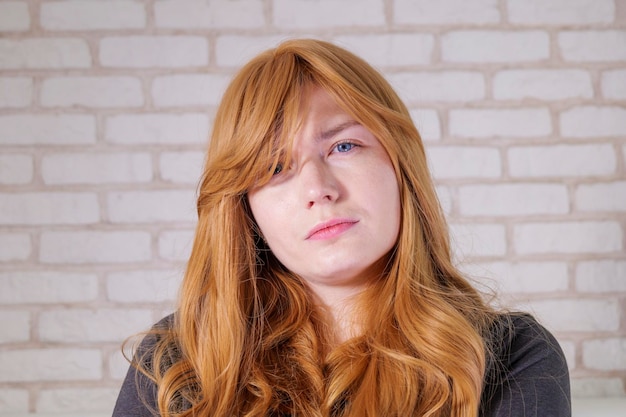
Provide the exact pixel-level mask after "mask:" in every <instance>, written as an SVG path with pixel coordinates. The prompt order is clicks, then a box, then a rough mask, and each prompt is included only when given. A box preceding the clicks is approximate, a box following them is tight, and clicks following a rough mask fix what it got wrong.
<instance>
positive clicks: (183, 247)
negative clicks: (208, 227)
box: [159, 230, 195, 261]
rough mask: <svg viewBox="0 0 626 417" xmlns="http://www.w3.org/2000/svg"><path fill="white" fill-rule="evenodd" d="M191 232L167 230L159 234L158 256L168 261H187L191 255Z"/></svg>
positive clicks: (192, 232) (192, 237) (192, 236)
mask: <svg viewBox="0 0 626 417" xmlns="http://www.w3.org/2000/svg"><path fill="white" fill-rule="evenodd" d="M194 236H195V233H194V231H193V230H168V231H165V232H161V233H160V234H159V256H160V257H161V258H163V259H165V260H168V261H187V260H188V259H189V255H191V248H192V246H193V239H194Z"/></svg>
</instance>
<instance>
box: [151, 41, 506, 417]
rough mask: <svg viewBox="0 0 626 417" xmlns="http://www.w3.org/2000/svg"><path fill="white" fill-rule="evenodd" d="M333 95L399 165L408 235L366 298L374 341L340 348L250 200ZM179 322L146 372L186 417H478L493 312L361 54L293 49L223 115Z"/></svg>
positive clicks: (400, 114)
mask: <svg viewBox="0 0 626 417" xmlns="http://www.w3.org/2000/svg"><path fill="white" fill-rule="evenodd" d="M312 85H315V86H317V87H321V88H323V89H324V90H325V91H326V92H327V93H329V94H330V95H331V96H332V97H333V98H334V99H335V100H336V101H337V103H338V104H339V105H340V106H341V107H342V108H343V109H344V110H345V111H346V112H347V113H348V114H350V115H351V116H352V117H353V118H354V119H355V120H356V121H357V122H359V123H361V124H362V125H363V126H364V127H366V128H367V129H368V130H369V131H371V132H372V133H373V134H374V135H375V136H376V138H378V140H379V141H380V143H381V144H382V146H383V147H384V148H385V150H386V152H387V154H388V155H389V158H390V159H391V162H392V164H393V167H394V170H395V173H396V177H397V180H398V185H399V190H400V199H401V207H402V209H401V216H402V217H401V226H400V232H399V236H398V241H397V244H396V247H395V248H394V250H393V251H392V253H391V254H390V259H389V262H388V265H387V268H386V275H385V277H383V278H382V279H380V280H377V281H376V282H374V283H372V284H371V287H370V288H369V289H368V290H366V291H365V293H364V294H363V295H362V296H361V297H360V298H359V300H358V303H359V304H358V305H359V314H360V315H361V317H362V319H363V326H362V329H363V332H362V335H360V336H357V337H355V338H353V339H350V340H348V341H346V342H344V343H342V344H341V345H339V346H334V347H332V348H330V347H329V346H331V345H330V344H329V332H328V329H327V328H325V326H324V321H323V320H322V316H321V312H319V311H317V309H316V307H315V305H314V303H313V302H312V295H311V293H310V291H309V289H308V288H307V286H306V285H305V284H304V283H303V281H302V280H301V279H300V278H299V277H297V276H295V275H294V274H293V273H292V272H290V271H289V270H287V269H286V268H285V267H284V266H282V265H281V263H280V262H279V261H278V260H277V259H276V258H275V257H274V256H273V254H272V253H271V251H270V250H269V249H268V248H267V247H266V246H265V244H264V242H263V240H262V239H260V237H259V232H258V228H257V226H256V224H255V222H254V219H253V217H252V214H251V211H250V209H249V207H248V203H247V197H246V193H247V191H248V190H249V189H250V188H251V187H253V186H255V185H258V184H262V183H263V182H264V181H267V180H268V178H269V176H271V171H272V170H271V169H270V170H268V167H272V166H276V164H277V163H278V158H279V157H280V156H281V155H283V154H284V153H285V152H287V153H288V152H289V150H290V147H291V138H293V136H294V135H293V133H294V132H295V130H296V129H297V128H298V123H299V118H300V114H299V113H300V107H301V102H302V98H303V95H304V94H306V91H307V88H308V87H309V86H312ZM197 209H198V224H197V229H196V236H195V241H194V244H193V249H192V253H191V257H190V259H189V262H188V266H187V270H186V273H185V277H184V281H183V284H182V288H181V292H180V297H179V303H178V309H177V313H176V315H175V319H174V323H173V325H172V326H171V327H169V328H167V329H161V330H160V331H158V330H155V333H157V342H156V344H155V346H154V348H153V349H151V350H150V351H149V352H146V353H145V355H147V357H149V360H147V361H143V362H140V363H148V364H149V366H147V365H144V366H143V372H144V373H145V374H147V375H148V376H149V378H151V379H152V380H153V381H154V382H155V383H156V385H157V387H158V393H157V398H158V412H159V413H160V415H161V416H163V417H174V416H177V417H183V416H198V415H203V416H204V415H206V416H209V415H210V416H223V417H231V416H246V417H253V416H259V417H260V416H279V415H292V416H304V417H322V416H324V417H326V416H333V417H347V416H358V417H364V416H372V417H373V416H398V417H400V416H402V417H405V416H424V417H430V416H432V417H435V416H475V415H477V413H478V409H479V405H480V397H481V391H482V387H483V379H484V374H485V367H486V363H487V361H488V359H489V358H488V356H489V348H488V346H489V340H488V333H489V332H488V329H489V326H490V325H491V323H492V322H493V318H494V315H495V313H494V312H493V311H492V310H491V309H490V308H489V307H488V306H487V305H486V304H485V303H484V301H483V300H482V298H481V296H480V294H479V293H478V292H477V291H476V290H475V289H474V288H473V287H472V286H471V285H470V284H469V283H468V281H467V280H466V279H465V278H464V277H463V276H462V275H461V274H460V273H459V271H458V270H457V269H456V268H455V266H454V265H453V262H452V260H451V252H450V244H449V238H448V230H447V225H446V222H445V219H444V216H443V214H442V211H441V209H440V205H439V202H438V199H437V196H436V194H435V190H434V186H433V183H432V179H431V176H430V172H429V169H428V166H427V161H426V156H425V152H424V146H423V144H422V141H421V138H420V135H419V133H418V131H417V129H416V128H415V126H414V124H413V123H412V121H411V118H410V116H409V112H408V111H407V109H406V107H405V105H404V104H403V103H402V101H401V100H400V99H399V97H398V96H397V95H396V93H395V92H394V90H393V89H392V88H391V86H390V85H389V84H388V83H387V81H386V80H385V79H384V78H383V77H382V76H381V75H380V74H379V73H378V72H377V71H376V70H374V69H373V68H372V67H371V66H370V65H368V64H367V63H366V62H365V61H363V60H362V59H360V58H358V57H357V56H355V55H353V54H352V53H350V52H348V51H346V50H344V49H342V48H340V47H338V46H335V45H333V44H330V43H326V42H323V41H319V40H311V39H300V40H289V41H286V42H284V43H282V44H280V45H279V46H278V47H276V48H275V49H272V50H269V51H266V52H264V53H262V54H260V55H258V56H257V57H256V58H254V59H252V60H251V61H250V62H249V63H248V64H247V65H245V66H244V67H243V68H242V69H241V70H240V71H239V73H238V74H237V75H236V76H235V78H234V79H233V81H232V82H231V84H230V86H229V87H228V89H227V90H226V92H225V94H224V96H223V98H222V101H221V105H220V106H219V109H218V111H217V115H216V118H215V123H214V127H213V133H212V136H211V142H210V146H209V150H208V154H207V158H206V162H205V168H204V174H203V177H202V180H201V184H200V186H199V197H198V202H197Z"/></svg>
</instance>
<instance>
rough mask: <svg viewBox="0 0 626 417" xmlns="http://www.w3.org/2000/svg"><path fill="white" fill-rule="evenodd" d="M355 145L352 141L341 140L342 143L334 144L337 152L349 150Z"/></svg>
mask: <svg viewBox="0 0 626 417" xmlns="http://www.w3.org/2000/svg"><path fill="white" fill-rule="evenodd" d="M355 146H356V145H355V144H354V143H350V142H342V143H339V144H337V146H335V149H336V150H337V152H349V151H351V150H352V148H354V147H355Z"/></svg>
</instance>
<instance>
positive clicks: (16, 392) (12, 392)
mask: <svg viewBox="0 0 626 417" xmlns="http://www.w3.org/2000/svg"><path fill="white" fill-rule="evenodd" d="M27 412H28V390H25V389H12V388H2V389H0V413H24V414H26V413H27Z"/></svg>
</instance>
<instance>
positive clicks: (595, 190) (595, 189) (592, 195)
mask: <svg viewBox="0 0 626 417" xmlns="http://www.w3.org/2000/svg"><path fill="white" fill-rule="evenodd" d="M576 208H577V209H578V210H582V211H616V212H626V181H618V182H609V183H594V184H581V185H579V186H578V188H577V189H576Z"/></svg>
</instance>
